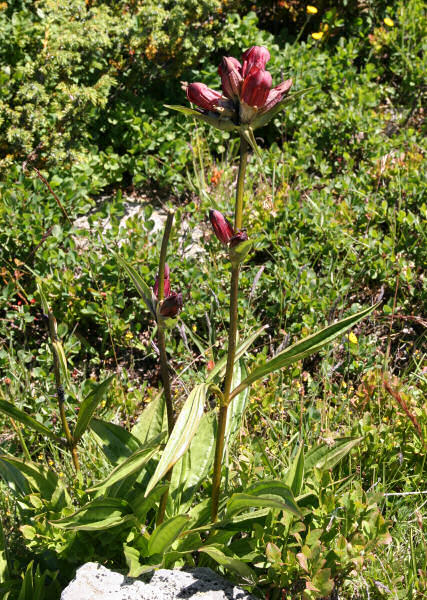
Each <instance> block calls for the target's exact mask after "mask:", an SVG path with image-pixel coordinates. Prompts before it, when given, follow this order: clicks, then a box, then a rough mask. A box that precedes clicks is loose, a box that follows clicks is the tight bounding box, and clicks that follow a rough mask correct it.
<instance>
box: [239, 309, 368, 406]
mask: <svg viewBox="0 0 427 600" xmlns="http://www.w3.org/2000/svg"><path fill="white" fill-rule="evenodd" d="M378 305H379V303H378V304H374V306H370V307H369V308H365V309H364V310H362V311H360V312H358V313H355V314H354V315H350V316H349V317H346V318H345V319H342V320H341V321H338V322H337V323H333V325H328V327H325V328H324V329H321V330H320V331H318V332H317V333H314V334H313V335H309V336H308V337H306V338H304V339H303V340H301V341H299V342H296V343H295V344H293V345H292V346H289V348H286V350H283V352H280V353H279V354H277V355H276V356H275V357H274V358H271V359H270V360H267V361H266V362H265V363H264V364H262V365H261V366H259V367H258V368H257V369H255V370H254V371H252V373H250V374H249V376H248V377H246V379H245V380H244V381H242V383H241V384H240V385H238V386H237V387H236V388H235V389H234V390H233V391H232V393H231V394H230V398H234V396H236V395H237V394H240V392H241V391H243V390H244V389H245V388H247V387H248V386H249V385H251V384H252V383H253V382H254V381H257V380H258V379H262V378H263V377H266V376H267V375H269V374H270V373H273V372H274V371H277V370H278V369H283V368H284V367H288V366H289V365H291V364H292V363H294V362H297V361H299V360H302V359H303V358H305V357H306V356H310V354H314V353H315V352H318V351H319V350H320V349H321V348H323V346H325V345H326V344H329V342H332V340H334V339H335V338H337V337H338V336H340V335H342V334H343V333H344V332H346V331H347V330H348V329H350V327H352V326H353V325H355V324H356V323H358V322H359V321H361V320H362V319H364V318H365V317H366V316H368V315H369V314H370V313H371V312H372V311H373V310H375V308H377V306H378Z"/></svg>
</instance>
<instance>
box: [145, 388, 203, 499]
mask: <svg viewBox="0 0 427 600" xmlns="http://www.w3.org/2000/svg"><path fill="white" fill-rule="evenodd" d="M206 391H207V385H206V384H205V383H201V384H199V385H197V386H196V387H195V388H194V389H193V390H192V391H191V392H190V394H189V396H188V398H187V400H186V401H185V404H184V406H183V407H182V410H181V412H180V414H179V416H178V419H177V421H176V423H175V426H174V428H173V431H172V433H171V435H170V438H169V440H168V443H167V444H166V448H165V449H164V450H163V453H162V456H161V458H160V460H159V463H158V465H157V468H156V470H155V472H154V475H153V476H152V478H151V479H150V481H149V483H148V486H147V491H146V495H148V493H149V492H150V491H151V490H152V489H153V488H154V486H155V485H156V484H157V482H158V481H160V479H161V478H162V477H163V476H164V475H166V473H167V472H168V471H169V469H171V468H172V467H173V465H174V464H175V463H176V462H177V461H178V460H179V459H180V458H181V456H182V455H183V454H184V452H185V451H186V450H187V448H188V446H189V445H190V443H191V440H192V439H193V437H194V435H195V433H196V431H197V428H198V425H199V423H200V420H201V418H202V416H203V409H204V405H205V398H206Z"/></svg>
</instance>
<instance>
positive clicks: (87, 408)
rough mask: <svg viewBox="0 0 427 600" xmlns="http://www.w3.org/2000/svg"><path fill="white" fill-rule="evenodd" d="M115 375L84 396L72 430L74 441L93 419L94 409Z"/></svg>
mask: <svg viewBox="0 0 427 600" xmlns="http://www.w3.org/2000/svg"><path fill="white" fill-rule="evenodd" d="M114 377H115V375H111V377H108V379H105V380H104V381H103V382H102V383H100V384H99V385H97V386H96V388H95V389H94V390H93V391H92V392H91V393H90V394H88V395H87V396H86V398H85V399H84V400H83V402H82V403H81V406H80V410H79V416H78V418H77V423H76V428H75V430H74V441H75V442H77V441H78V440H79V439H80V438H81V437H82V435H83V433H84V432H85V431H86V429H87V428H88V426H89V423H90V421H91V419H92V417H93V414H94V412H95V410H96V407H97V406H98V404H99V403H100V401H101V400H102V397H103V396H104V394H105V392H106V391H107V390H108V388H109V387H110V384H111V382H112V381H113V379H114Z"/></svg>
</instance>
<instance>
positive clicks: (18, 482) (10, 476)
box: [0, 456, 31, 496]
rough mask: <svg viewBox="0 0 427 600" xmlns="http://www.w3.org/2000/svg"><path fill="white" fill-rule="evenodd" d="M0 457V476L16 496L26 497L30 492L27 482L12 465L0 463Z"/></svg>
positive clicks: (4, 462) (0, 461)
mask: <svg viewBox="0 0 427 600" xmlns="http://www.w3.org/2000/svg"><path fill="white" fill-rule="evenodd" d="M1 458H2V457H1V456H0V476H1V477H3V479H4V481H5V483H6V484H7V486H8V487H9V488H10V489H11V490H13V492H14V493H15V494H16V495H19V496H26V495H27V494H29V493H30V492H31V488H30V486H29V485H28V481H27V480H26V479H25V477H24V476H23V475H22V473H21V471H20V470H19V469H18V468H17V467H15V466H14V465H12V464H10V463H8V462H6V461H2V460H1Z"/></svg>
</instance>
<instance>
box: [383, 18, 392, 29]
mask: <svg viewBox="0 0 427 600" xmlns="http://www.w3.org/2000/svg"><path fill="white" fill-rule="evenodd" d="M384 24H385V25H387V27H394V21H393V20H392V19H390V17H386V18H385V19H384Z"/></svg>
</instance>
